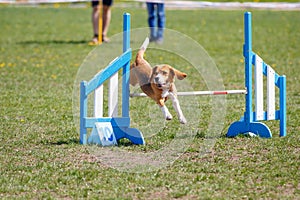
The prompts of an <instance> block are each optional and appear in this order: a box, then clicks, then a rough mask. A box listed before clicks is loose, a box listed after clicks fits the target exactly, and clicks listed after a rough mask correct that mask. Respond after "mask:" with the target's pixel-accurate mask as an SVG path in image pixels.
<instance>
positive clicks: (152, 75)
mask: <svg viewBox="0 0 300 200" xmlns="http://www.w3.org/2000/svg"><path fill="white" fill-rule="evenodd" d="M148 45H149V38H146V39H145V41H144V43H143V44H142V46H141V47H140V49H139V51H138V52H137V55H136V58H135V61H134V62H133V63H132V64H131V65H130V84H131V85H133V86H135V85H137V84H138V85H139V86H140V88H141V89H142V91H143V92H144V93H145V94H146V95H147V96H148V97H150V98H151V99H153V100H154V101H155V102H156V103H157V104H158V105H159V107H160V109H161V111H162V113H163V115H164V118H165V119H166V120H171V119H172V118H173V117H172V115H171V113H170V112H169V110H168V108H167V107H166V105H165V102H166V101H167V100H168V99H171V100H172V104H173V107H174V109H175V111H176V113H177V116H178V119H179V122H180V123H181V124H186V123H187V120H186V118H185V117H184V115H183V113H182V110H181V108H180V105H179V101H178V98H177V90H176V87H175V83H174V82H175V77H176V78H177V79H179V80H182V79H184V78H185V77H186V76H187V74H186V73H183V72H180V71H179V70H177V69H175V68H173V67H171V66H170V65H167V64H160V65H156V66H155V67H153V68H152V67H151V65H150V64H149V63H148V62H147V61H146V60H145V59H144V53H145V51H146V49H147V47H148Z"/></svg>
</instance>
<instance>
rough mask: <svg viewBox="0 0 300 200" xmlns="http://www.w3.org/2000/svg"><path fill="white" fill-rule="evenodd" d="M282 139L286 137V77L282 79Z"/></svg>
mask: <svg viewBox="0 0 300 200" xmlns="http://www.w3.org/2000/svg"><path fill="white" fill-rule="evenodd" d="M279 86H280V87H279V92H280V94H279V95H280V97H279V98H280V102H279V103H280V105H279V106H280V119H279V120H280V134H279V136H280V137H284V136H286V77H285V76H284V75H283V76H281V77H280V85H279Z"/></svg>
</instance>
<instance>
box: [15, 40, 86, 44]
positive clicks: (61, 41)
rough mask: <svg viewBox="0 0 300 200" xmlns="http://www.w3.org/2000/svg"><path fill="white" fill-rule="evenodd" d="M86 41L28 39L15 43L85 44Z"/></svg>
mask: <svg viewBox="0 0 300 200" xmlns="http://www.w3.org/2000/svg"><path fill="white" fill-rule="evenodd" d="M87 43H88V42H87V41H86V40H44V41H38V40H28V41H22V42H17V44H21V45H29V44H40V45H49V44H87Z"/></svg>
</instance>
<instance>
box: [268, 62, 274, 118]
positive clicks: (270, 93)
mask: <svg viewBox="0 0 300 200" xmlns="http://www.w3.org/2000/svg"><path fill="white" fill-rule="evenodd" d="M267 92H268V93H267V103H268V105H267V119H268V120H271V119H275V71H274V70H273V69H272V68H271V67H270V66H267Z"/></svg>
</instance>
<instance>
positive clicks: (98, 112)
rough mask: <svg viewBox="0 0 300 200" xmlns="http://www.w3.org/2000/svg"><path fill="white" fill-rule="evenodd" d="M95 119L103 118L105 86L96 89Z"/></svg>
mask: <svg viewBox="0 0 300 200" xmlns="http://www.w3.org/2000/svg"><path fill="white" fill-rule="evenodd" d="M94 95H95V96H94V117H97V118H98V117H103V85H100V86H99V87H98V88H97V89H95V94H94Z"/></svg>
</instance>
